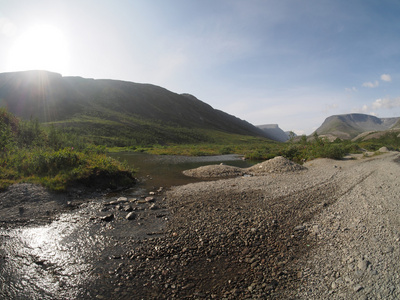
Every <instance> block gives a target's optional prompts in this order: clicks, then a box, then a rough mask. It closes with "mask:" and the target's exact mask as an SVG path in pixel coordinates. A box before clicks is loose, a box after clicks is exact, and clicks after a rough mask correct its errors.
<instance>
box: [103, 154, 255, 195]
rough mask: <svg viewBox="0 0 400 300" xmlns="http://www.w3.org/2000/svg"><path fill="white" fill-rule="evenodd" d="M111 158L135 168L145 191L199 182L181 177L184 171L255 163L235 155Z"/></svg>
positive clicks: (116, 155)
mask: <svg viewBox="0 0 400 300" xmlns="http://www.w3.org/2000/svg"><path fill="white" fill-rule="evenodd" d="M111 156H112V157H114V158H116V159H119V160H121V161H126V162H127V163H128V164H129V165H131V166H134V167H135V168H137V170H138V171H137V174H136V175H137V177H138V178H139V180H140V186H142V187H143V188H145V189H147V190H154V189H157V188H159V187H171V186H176V185H183V184H187V183H191V182H197V181H200V180H201V179H196V178H191V177H187V176H185V175H183V174H182V171H184V170H188V169H193V168H197V167H200V166H204V165H209V164H220V163H224V164H226V165H231V166H236V167H241V168H247V167H250V166H252V165H253V164H254V163H255V162H252V161H248V160H243V159H242V158H241V157H240V156H238V155H235V154H229V155H217V156H193V157H192V156H190V157H189V156H173V155H152V154H144V153H133V152H124V153H117V154H111Z"/></svg>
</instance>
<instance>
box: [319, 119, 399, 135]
mask: <svg viewBox="0 0 400 300" xmlns="http://www.w3.org/2000/svg"><path fill="white" fill-rule="evenodd" d="M399 121H400V117H398V118H378V117H375V116H371V115H365V114H344V115H334V116H330V117H328V118H326V119H325V121H324V122H323V123H322V125H321V126H320V127H319V128H318V129H317V130H316V132H317V134H318V135H321V136H327V137H330V138H331V139H334V138H337V137H338V138H341V139H352V138H354V137H356V136H358V135H359V134H362V133H364V132H370V131H384V130H389V129H391V128H394V127H396V126H399Z"/></svg>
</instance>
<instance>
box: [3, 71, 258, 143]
mask: <svg viewBox="0 0 400 300" xmlns="http://www.w3.org/2000/svg"><path fill="white" fill-rule="evenodd" d="M0 106H7V108H8V110H9V111H10V112H12V113H14V114H15V115H17V116H18V117H21V118H23V119H29V118H38V119H39V121H41V122H43V123H47V124H50V123H51V124H54V125H57V126H63V127H64V128H67V129H68V130H71V131H75V132H79V133H81V134H83V135H86V136H91V137H93V138H94V139H97V140H99V139H102V140H104V141H107V142H109V143H110V142H113V141H114V142H115V144H118V143H121V141H122V140H123V141H125V142H126V141H128V140H129V141H131V142H132V143H134V142H137V143H144V142H146V143H166V142H196V141H209V140H210V139H212V137H211V136H210V132H222V133H228V134H242V135H251V136H260V137H265V134H264V132H263V131H262V130H261V129H259V128H257V127H255V126H253V125H252V124H250V123H248V122H246V121H243V120H241V119H239V118H236V117H234V116H232V115H229V114H227V113H225V112H222V111H219V110H216V109H214V108H212V107H211V106H210V105H208V104H206V103H204V102H202V101H200V100H198V99H197V98H196V97H194V96H192V95H189V94H183V95H179V94H176V93H173V92H171V91H168V90H167V89H165V88H162V87H159V86H155V85H151V84H140V83H133V82H126V81H119V80H105V79H104V80H94V79H85V78H81V77H63V76H61V75H60V74H57V73H52V72H47V71H26V72H13V73H2V74H0Z"/></svg>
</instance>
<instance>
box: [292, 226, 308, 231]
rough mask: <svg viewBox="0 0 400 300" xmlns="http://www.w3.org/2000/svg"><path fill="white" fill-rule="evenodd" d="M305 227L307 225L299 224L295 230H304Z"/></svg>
mask: <svg viewBox="0 0 400 300" xmlns="http://www.w3.org/2000/svg"><path fill="white" fill-rule="evenodd" d="M304 229H306V227H305V226H303V225H298V226H296V227H295V228H294V231H303V230H304Z"/></svg>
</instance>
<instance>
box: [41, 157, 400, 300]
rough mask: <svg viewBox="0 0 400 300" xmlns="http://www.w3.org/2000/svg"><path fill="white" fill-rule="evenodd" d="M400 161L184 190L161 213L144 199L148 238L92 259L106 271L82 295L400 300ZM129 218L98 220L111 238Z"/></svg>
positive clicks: (365, 161) (142, 222)
mask: <svg viewBox="0 0 400 300" xmlns="http://www.w3.org/2000/svg"><path fill="white" fill-rule="evenodd" d="M396 159H397V160H398V159H399V153H397V152H391V153H386V154H382V155H379V156H374V157H371V158H362V159H358V160H341V161H334V160H329V159H318V160H314V161H311V162H308V163H306V164H305V165H304V167H305V169H303V170H294V171H290V170H291V168H289V169H288V171H286V172H267V173H266V174H263V175H262V176H253V177H251V176H242V177H237V178H231V179H220V180H217V181H206V182H198V183H191V184H187V185H182V186H176V187H173V188H171V189H170V190H168V191H166V192H165V193H163V194H161V195H155V196H153V197H154V201H155V204H156V206H153V209H150V207H151V203H148V204H146V203H143V204H139V202H140V201H139V200H137V201H136V203H137V205H146V208H144V210H143V217H140V214H139V213H140V212H141V210H135V211H136V212H137V213H138V214H137V218H136V219H135V220H133V221H129V222H134V224H136V225H135V226H137V227H132V228H141V230H143V232H144V234H143V236H142V238H139V237H133V236H134V232H132V234H129V232H124V234H125V235H124V236H123V238H121V237H117V238H113V242H112V244H111V246H110V247H109V248H107V249H102V250H101V251H100V249H99V253H98V255H97V256H96V257H97V259H98V260H101V259H104V258H108V257H109V259H108V260H105V262H104V263H102V264H101V265H99V264H98V261H87V262H85V264H86V265H90V264H96V263H97V268H96V269H95V268H93V269H92V271H90V274H91V278H92V280H91V281H90V282H87V283H83V284H82V286H83V287H84V288H82V286H80V289H81V290H79V293H77V294H76V295H77V297H78V296H79V298H87V299H93V298H98V299H107V298H108V297H113V298H115V299H132V298H133V299H136V298H138V299H141V298H144V299H174V298H175V299H181V298H189V299H191V298H200V299H201V298H207V299H209V298H215V299H223V298H225V299H243V298H250V299H252V298H255V299H258V298H261V299H265V298H271V299H273V298H276V299H282V298H286V299H326V298H333V299H349V298H350V299H354V298H356V299H379V298H381V299H398V298H399V297H400V291H399V290H398V288H397V287H398V286H400V274H399V270H400V263H399V262H398V259H397V258H398V257H399V256H400V251H399V238H400V223H399V221H398V215H399V213H400V207H399V203H400V199H399V196H398V195H400V185H399V183H398V178H399V176H400V166H399V163H398V162H396V161H395V160H396ZM119 196H123V193H122V195H119ZM126 196H127V198H129V197H128V195H126ZM107 201H108V200H107ZM109 203H110V202H109V201H108V202H104V203H103V204H101V206H100V207H103V208H104V207H109V206H108V205H109ZM135 205H136V204H135ZM117 206H118V204H115V207H114V208H113V210H112V211H114V210H118V208H117ZM147 206H149V207H148V208H147ZM118 207H119V206H118ZM107 209H109V208H107ZM121 209H122V208H121ZM160 209H162V210H160ZM118 211H119V212H118V214H115V216H117V217H116V218H115V219H113V220H108V221H105V222H102V223H98V224H100V225H101V227H100V228H102V234H105V235H109V233H110V232H111V230H114V231H113V232H114V233H115V232H116V233H118V232H120V230H122V229H121V228H124V227H126V224H128V223H127V222H128V221H127V220H126V216H125V214H127V213H128V212H126V213H125V212H124V211H122V210H118ZM160 211H161V212H162V214H161V213H160ZM147 212H148V217H152V218H154V219H162V220H163V222H164V225H163V226H162V227H161V228H163V229H162V232H161V231H157V232H155V231H154V230H148V231H146V226H150V224H148V225H146V222H147V221H146V220H147V219H146V218H147V217H146V216H147V215H146V214H147ZM150 212H151V214H150ZM119 215H121V216H120V217H121V218H120V219H119ZM85 222H86V223H85V224H89V223H90V222H93V221H90V219H89V218H87V221H85ZM96 222H97V221H96ZM99 222H101V221H99ZM118 222H120V223H121V224H122V225H121V226H120V225H118V224H119V223H118ZM147 223H148V222H147ZM96 224H97V223H96ZM129 224H130V223H129ZM100 225H99V226H100ZM118 226H119V227H118ZM116 229H117V231H116ZM135 230H136V229H135ZM154 233H156V234H154ZM160 233H163V234H162V235H161V234H160ZM130 236H131V237H130ZM106 255H107V256H106ZM95 260H96V258H95ZM44 266H46V263H44ZM42 271H43V270H42ZM43 272H44V271H43ZM72 288H73V286H69V287H68V290H71V289H72ZM59 298H60V299H62V297H59Z"/></svg>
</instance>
